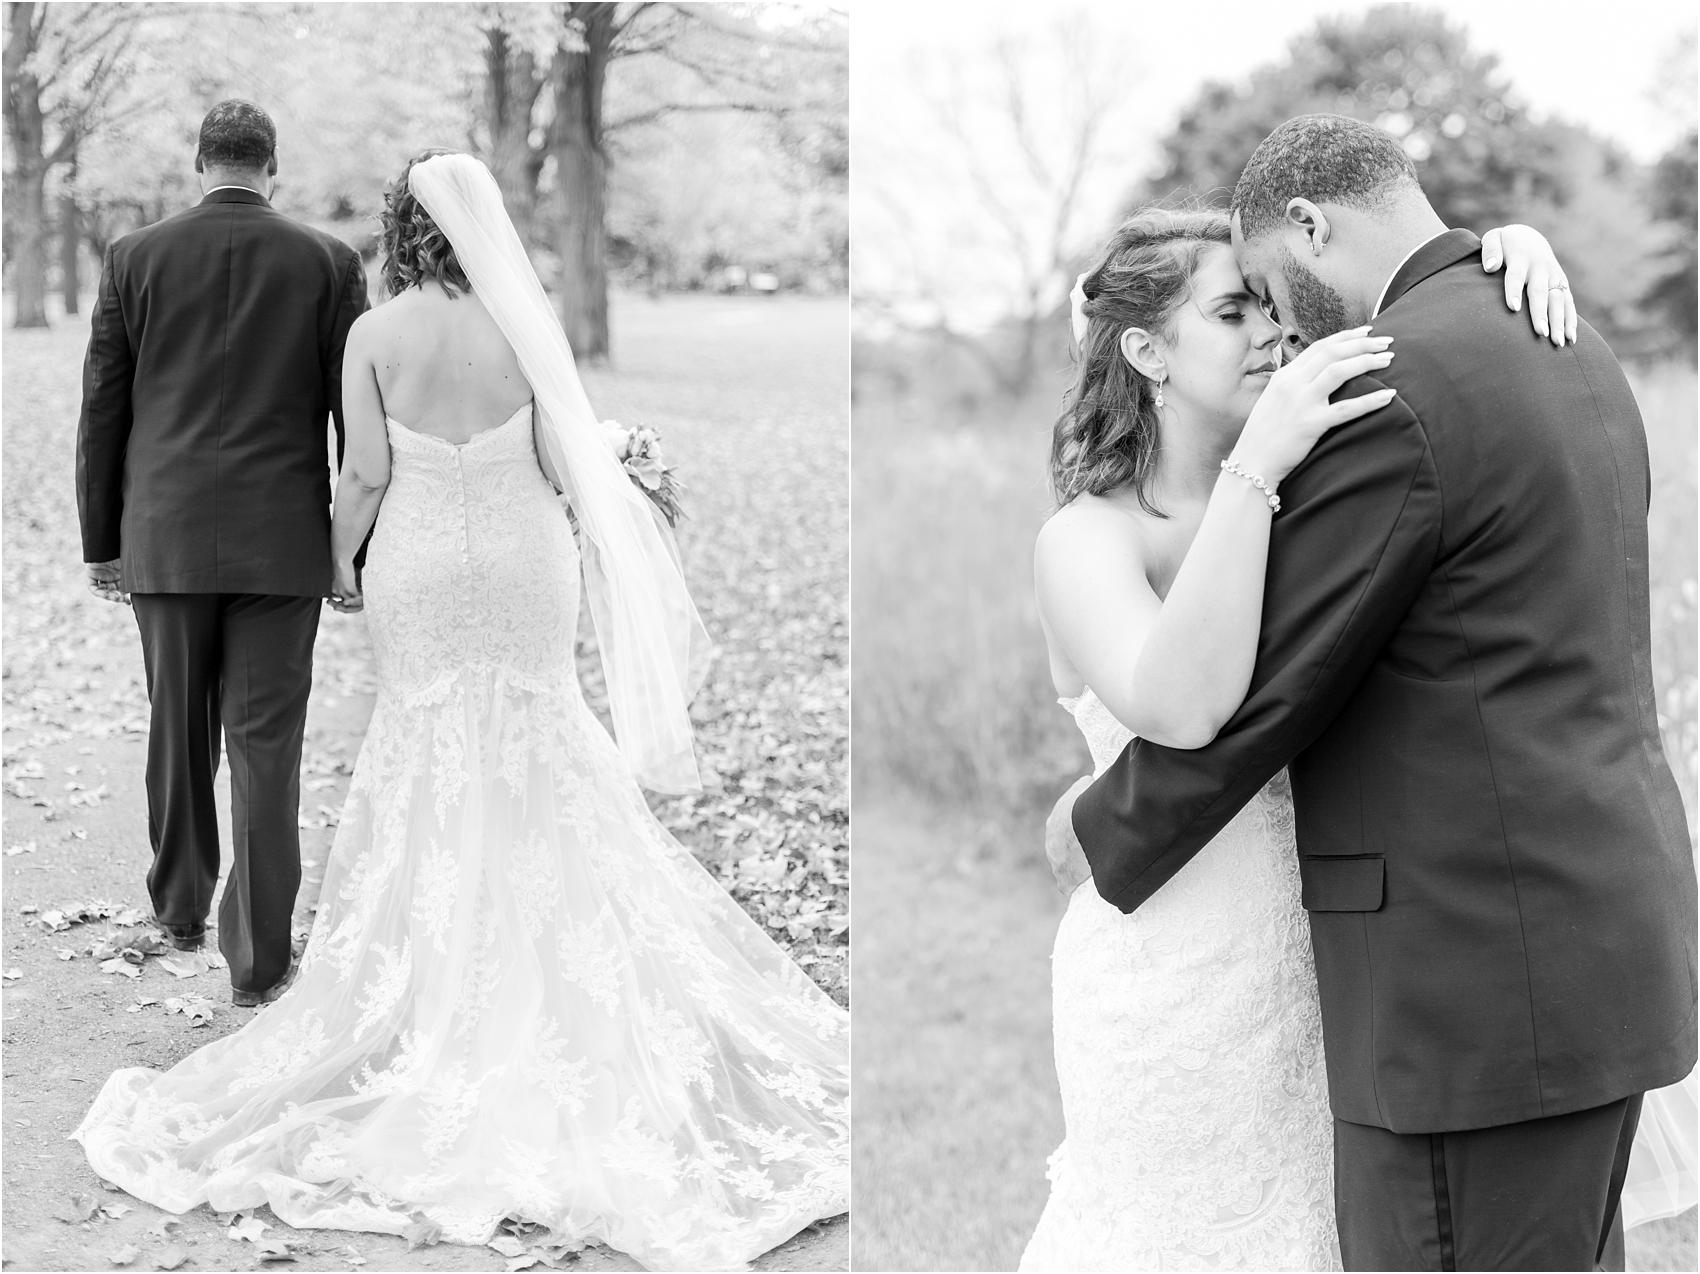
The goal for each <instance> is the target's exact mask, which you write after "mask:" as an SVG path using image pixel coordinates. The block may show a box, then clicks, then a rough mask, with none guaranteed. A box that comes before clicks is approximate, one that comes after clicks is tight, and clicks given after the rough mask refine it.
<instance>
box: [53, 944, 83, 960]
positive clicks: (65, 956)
mask: <svg viewBox="0 0 1700 1274" xmlns="http://www.w3.org/2000/svg"><path fill="white" fill-rule="evenodd" d="M53 954H54V955H56V956H58V957H59V958H60V959H61V960H75V959H76V958H77V953H76V952H75V951H73V950H72V949H71V948H70V947H59V948H57V949H55V951H54V952H53Z"/></svg>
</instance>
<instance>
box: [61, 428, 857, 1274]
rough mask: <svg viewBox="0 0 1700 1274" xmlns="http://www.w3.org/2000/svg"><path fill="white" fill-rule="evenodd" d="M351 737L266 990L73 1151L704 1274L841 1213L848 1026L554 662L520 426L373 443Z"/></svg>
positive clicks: (563, 588) (146, 1190)
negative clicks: (302, 896) (361, 709)
mask: <svg viewBox="0 0 1700 1274" xmlns="http://www.w3.org/2000/svg"><path fill="white" fill-rule="evenodd" d="M388 428H389V438H390V447H391V453H392V478H391V483H390V487H389V490H388V492H387V494H386V496H385V499H384V504H383V508H382V511H381V513H380V516H379V519H378V523H377V529H376V533H375V534H374V536H373V539H372V543H371V548H370V552H369V560H368V563H367V567H366V575H365V589H366V614H367V617H368V621H369V625H370V629H371V635H372V643H373V648H374V651H375V653H376V658H377V667H378V675H379V686H380V688H379V694H378V699H377V703H376V706H375V707H374V710H373V714H372V721H371V725H370V728H369V730H368V732H367V735H366V740H365V744H364V746H363V747H362V749H361V752H360V758H359V761H358V763H357V764H356V766H355V770H354V777H353V780H352V782H351V784H350V788H349V794H348V802H347V805H346V807H345V809H344V812H343V817H342V822H341V826H340V827H339V828H338V830H337V836H336V843H335V846H334V848H333V850H332V853H331V857H330V860H329V863H328V865H327V867H326V871H325V880H324V886H323V891H322V893H321V894H320V901H319V910H318V914H317V917H316V919H315V922H314V925H313V931H312V936H311V938H310V939H309V941H308V944H307V948H306V952H305V954H304V956H303V958H302V962H301V968H300V971H299V973H298V974H297V976H296V979H295V982H294V984H293V985H292V986H291V987H290V989H289V990H288V991H287V992H286V993H285V994H284V995H283V996H282V997H281V998H280V999H278V1000H277V1002H276V1003H275V1004H273V1005H271V1006H269V1007H266V1008H263V1009H261V1010H260V1011H259V1012H258V1013H257V1014H256V1015H255V1017H254V1018H253V1020H252V1021H251V1022H249V1023H248V1025H246V1026H245V1027H243V1028H242V1029H241V1030H240V1031H238V1032H236V1033H235V1034H234V1035H230V1036H228V1037H226V1038H224V1039H221V1040H217V1041H215V1042H214V1043H212V1044H209V1045H208V1046H207V1047H205V1048H203V1049H201V1050H199V1051H198V1052H196V1053H193V1054H191V1055H190V1056H189V1057H187V1058H185V1059H184V1060H183V1061H182V1062H180V1063H179V1064H178V1065H176V1066H175V1067H173V1068H172V1069H171V1070H169V1071H166V1072H164V1073H160V1072H156V1071H152V1070H145V1069H127V1070H120V1071H118V1072H116V1073H115V1074H113V1075H112V1076H111V1078H110V1079H109V1080H108V1081H107V1083H106V1086H105V1087H104V1088H103V1089H102V1091H101V1093H100V1096H99V1097H98V1098H97V1099H96V1101H95V1103H94V1106H93V1108H92V1109H91V1110H90V1111H89V1113H88V1115H87V1117H86V1118H85V1119H84V1120H83V1122H82V1125H81V1127H79V1128H78V1130H77V1132H76V1133H75V1134H74V1136H76V1137H77V1138H78V1139H79V1140H81V1142H82V1143H83V1146H84V1147H85V1149H86V1151H87V1154H88V1158H89V1162H90V1163H91V1164H92V1165H93V1167H94V1169H95V1171H96V1172H98V1173H99V1174H100V1175H101V1176H102V1177H104V1178H106V1179H107V1180H108V1181H112V1182H114V1183H116V1184H117V1185H119V1186H122V1187H123V1188H124V1189H125V1190H128V1191H129V1192H130V1193H131V1194H134V1195H136V1196H137V1197H139V1198H142V1199H145V1200H147V1201H148V1202H150V1203H153V1204H156V1205H158V1206H160V1207H162V1208H165V1209H167V1210H169V1211H173V1212H182V1211H185V1210H187V1209H189V1208H192V1207H194V1206H196V1205H197V1204H201V1203H208V1204H210V1205H211V1206H212V1207H213V1208H215V1209H218V1210H220V1211H233V1210H236V1209H241V1208H251V1207H255V1206H258V1205H260V1204H263V1203H269V1204H270V1205H271V1207H272V1209H273V1211H274V1212H276V1214H277V1215H278V1216H279V1217H280V1218H282V1219H283V1220H284V1221H286V1222H288V1223H289V1224H290V1225H293V1226H300V1227H331V1228H338V1229H348V1230H371V1231H381V1232H389V1233H400V1232H403V1231H404V1230H406V1229H407V1227H409V1226H410V1225H412V1224H414V1223H415V1222H418V1221H421V1220H423V1221H426V1222H429V1223H435V1224H436V1225H438V1226H440V1227H441V1232H442V1236H443V1237H444V1238H446V1239H449V1240H452V1241H455V1242H462V1243H482V1242H484V1241H486V1240H488V1239H490V1238H491V1237H493V1235H494V1233H495V1231H496V1228H497V1226H498V1223H499V1222H500V1221H501V1220H502V1218H504V1217H506V1216H510V1215H511V1216H516V1217H519V1218H521V1219H524V1220H527V1221H533V1222H538V1223H541V1224H544V1225H547V1226H549V1227H550V1228H551V1230H552V1231H553V1235H552V1237H553V1238H554V1239H555V1240H556V1241H563V1242H565V1241H575V1240H583V1241H588V1242H600V1243H606V1244H608V1245H609V1246H611V1247H614V1248H618V1249H620V1250H621V1251H624V1252H627V1253H630V1254H631V1255H632V1256H634V1257H636V1258H637V1259H638V1260H639V1261H641V1262H643V1263H644V1264H645V1265H646V1266H649V1267H650V1268H654V1269H705V1268H706V1269H725V1268H729V1267H735V1266H741V1265H742V1264H743V1263H745V1262H746V1261H748V1260H749V1259H750V1258H752V1257H754V1256H756V1255H758V1254H759V1253H761V1252H763V1251H766V1250H767V1249H769V1248H772V1247H774V1246H775V1245H777V1244H779V1243H781V1242H783V1241H784V1240H785V1239H787V1238H789V1237H790V1236H792V1235H793V1234H795V1233H796V1232H797V1231H798V1230H800V1229H802V1228H803V1227H804V1226H806V1225H808V1224H809V1223H810V1222H811V1221H814V1220H816V1219H817V1218H820V1217H825V1216H832V1215H835V1214H837V1213H839V1212H842V1211H844V1210H845V1209H846V1208H847V1206H848V1184H849V1183H848V1160H847V1150H848V1146H847V1143H848V1132H849V1129H848V1120H847V1115H846V1112H845V1101H846V1098H847V1093H848V1082H849V1062H848V1017H847V1015H846V1014H845V1013H844V1012H843V1011H842V1010H840V1009H839V1008H838V1007H837V1006H836V1005H834V1004H833V1003H832V1001H831V1000H829V999H828V998H827V997H826V996H825V995H824V994H822V993H821V992H820V991H819V990H818V989H817V988H816V987H815V986H814V984H813V983H811V982H810V981H809V979H808V978H807V976H805V975H804V973H803V972H802V970H800V969H799V968H798V967H797V966H796V965H795V964H793V963H792V962H791V960H790V959H788V958H787V957H786V955H785V953H784V952H783V951H781V950H780V949H779V948H778V947H777V946H776V945H775V944H774V943H773V942H771V941H770V940H769V939H768V937H767V936H766V935H765V934H764V933H763V932H762V931H761V929H760V928H759V927H758V926H757V925H756V924H755V923H754V922H752V921H751V920H750V919H749V918H748V917H747V916H746V915H745V914H744V913H743V912H742V911H741V910H740V909H739V907H738V906H737V904H736V903H735V902H734V901H733V900H732V899H731V898H730V897H729V896H728V895H727V894H726V893H725V892H724V891H723V890H722V889H721V888H720V887H719V886H718V885H717V884H716V883H715V881H714V879H713V878H712V877H711V876H710V875H709V874H708V873H707V872H706V871H705V870H704V869H703V868H702V867H701V865H699V864H698V863H697V862H696V861H695V859H693V858H692V857H691V855H690V854H689V853H688V852H687V851H686V850H685V849H684V848H683V847H682V846H680V845H679V844H678V842H676V841H675V840H673V839H672V838H671V837H670V836H668V835H667V834H666V832H665V831H664V830H663V829H662V828H661V826H660V824H658V823H657V822H656V821H655V819H654V818H653V817H652V816H651V814H650V812H649V809H648V807H647V806H646V805H645V803H644V799H643V796H642V794H641V792H640V790H639V788H638V786H637V784H636V782H635V781H634V780H633V778H632V777H631V773H630V771H629V769H628V767H627V766H626V763H625V761H624V759H623V758H622V757H621V755H620V753H619V751H618V750H617V749H616V747H615V745H614V742H613V740H612V739H611V738H610V737H609V735H608V734H607V732H606V731H604V729H603V728H602V726H601V725H600V723H599V722H598V721H597V720H596V719H595V717H594V716H593V715H592V713H591V711H590V709H589V707H588V706H587V705H586V704H585V701H584V699H583V697H582V695H581V692H580V689H579V685H578V682H577V679H576V677H575V676H574V674H573V671H572V666H573V665H572V653H573V640H574V635H575V632H576V627H577V612H578V595H579V574H578V559H577V553H576V550H575V548H574V544H573V539H572V535H571V532H570V529H569V526H568V522H567V519H566V517H565V515H564V514H563V513H562V511H561V509H560V507H559V505H558V503H557V500H556V497H555V494H554V491H553V490H552V489H551V487H550V486H549V484H548V482H547V480H546V479H545V478H544V476H543V474H542V472H541V470H540V469H539V468H538V462H537V457H536V452H535V450H534V447H533V441H532V429H531V412H530V409H529V407H527V408H522V409H521V410H520V411H519V412H516V413H515V414H514V415H513V417H511V418H510V419H509V420H508V421H507V422H506V423H504V424H503V425H501V426H499V427H498V428H495V429H492V430H488V431H486V432H484V433H481V434H478V435H476V436H475V437H474V438H473V439H472V440H471V441H470V442H468V443H466V444H465V445H464V446H455V445H453V444H451V443H448V442H445V441H443V440H441V439H439V438H435V437H431V436H428V435H425V434H420V433H415V432H413V431H411V430H409V429H406V428H405V427H403V426H401V425H400V424H398V423H397V422H395V421H390V422H389V426H388Z"/></svg>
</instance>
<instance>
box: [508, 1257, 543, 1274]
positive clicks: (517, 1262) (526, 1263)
mask: <svg viewBox="0 0 1700 1274" xmlns="http://www.w3.org/2000/svg"><path fill="white" fill-rule="evenodd" d="M541 1264H543V1258H542V1257H541V1256H539V1255H537V1253H535V1252H527V1253H526V1254H525V1255H524V1256H521V1257H516V1258H515V1259H514V1260H511V1261H509V1262H508V1274H513V1272H514V1271H515V1270H528V1269H530V1268H531V1267H532V1266H533V1265H541Z"/></svg>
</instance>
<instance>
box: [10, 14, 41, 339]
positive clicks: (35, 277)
mask: <svg viewBox="0 0 1700 1274" xmlns="http://www.w3.org/2000/svg"><path fill="white" fill-rule="evenodd" d="M34 18H35V5H33V4H11V5H8V6H7V14H6V19H7V24H8V27H9V30H8V32H7V37H8V38H7V42H6V137H7V140H8V141H9V142H10V143H11V149H12V163H13V179H12V180H13V185H12V191H11V195H12V197H11V198H10V199H8V200H7V201H6V217H7V220H9V221H10V222H11V223H12V225H11V229H12V233H13V235H14V236H15V237H14V240H13V241H14V243H15V244H16V248H15V252H14V255H13V257H12V286H13V289H14V291H15V293H16V300H17V313H16V315H15V316H14V318H13V320H12V326H13V327H46V326H47V190H46V187H47V167H48V165H47V157H46V154H45V152H44V150H43V144H44V137H43V133H44V129H43V125H42V118H41V85H40V84H39V83H37V81H36V77H35V74H34V72H32V71H30V70H28V69H27V68H26V59H27V58H28V57H29V55H30V54H31V53H32V52H34V51H35V35H36V32H35V27H34V25H33V23H34Z"/></svg>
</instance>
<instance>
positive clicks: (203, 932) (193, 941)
mask: <svg viewBox="0 0 1700 1274" xmlns="http://www.w3.org/2000/svg"><path fill="white" fill-rule="evenodd" d="M154 923H155V924H156V925H159V928H160V932H161V933H163V934H165V936H166V937H167V938H169V939H170V940H171V945H172V946H174V947H176V948H177V949H178V950H179V951H199V950H200V949H201V948H202V947H203V946H205V945H206V941H207V927H206V926H205V925H168V924H165V923H163V922H162V921H159V920H155V921H154Z"/></svg>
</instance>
